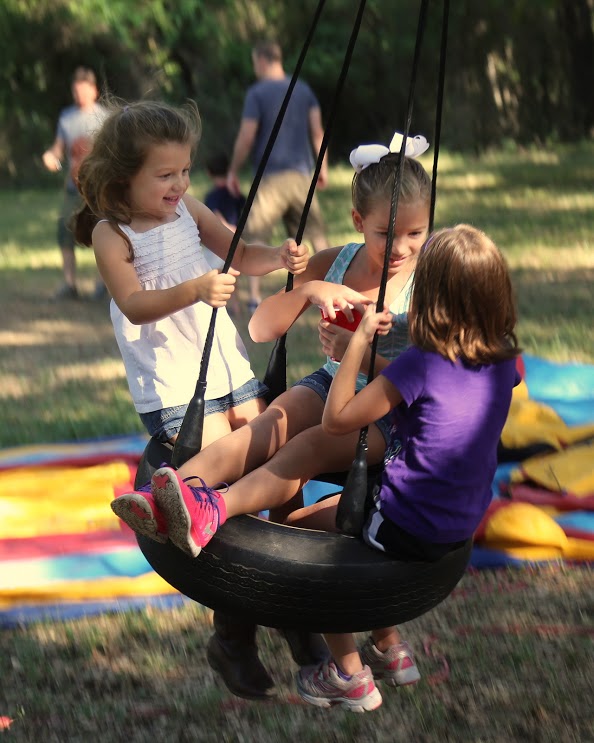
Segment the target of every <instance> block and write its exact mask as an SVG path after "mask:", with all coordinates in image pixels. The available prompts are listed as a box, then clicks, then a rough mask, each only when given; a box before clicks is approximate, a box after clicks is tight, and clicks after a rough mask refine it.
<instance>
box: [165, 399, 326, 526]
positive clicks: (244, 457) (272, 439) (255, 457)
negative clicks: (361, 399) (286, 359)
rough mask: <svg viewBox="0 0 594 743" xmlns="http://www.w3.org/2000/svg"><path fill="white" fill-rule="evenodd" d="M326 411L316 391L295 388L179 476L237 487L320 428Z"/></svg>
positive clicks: (201, 454) (204, 452) (189, 464)
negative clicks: (289, 443)
mask: <svg viewBox="0 0 594 743" xmlns="http://www.w3.org/2000/svg"><path fill="white" fill-rule="evenodd" d="M323 410H324V403H323V402H322V400H321V399H320V397H318V395H316V393H315V392H313V390H310V389H308V388H307V387H292V388H291V389H290V390H288V391H287V392H285V393H284V394H282V395H280V397H278V398H277V399H276V400H275V401H274V402H273V403H272V404H271V405H269V407H268V408H266V410H264V412H263V413H262V414H261V415H258V416H256V417H255V418H254V419H253V420H250V421H248V422H247V423H246V424H245V425H243V426H241V427H240V428H238V429H237V430H236V431H233V432H232V433H231V434H229V435H228V436H225V437H224V438H223V439H219V440H217V441H215V442H214V443H212V444H211V445H210V446H207V447H205V448H204V449H202V451H200V452H199V453H198V454H196V456H194V457H192V458H191V459H190V460H188V462H186V463H185V464H184V465H182V467H180V468H179V476H180V477H181V478H182V479H183V478H184V477H190V476H192V475H198V476H200V477H202V479H203V480H205V481H206V483H207V484H208V485H211V486H213V485H216V484H217V483H220V482H227V483H234V482H236V481H237V480H239V479H240V478H241V477H243V476H244V475H245V474H246V473H248V472H251V471H252V470H254V469H255V468H256V467H259V466H261V465H262V464H263V463H264V462H266V461H267V460H268V459H270V457H272V456H273V455H274V454H275V452H277V451H278V450H279V449H280V448H281V447H282V446H283V445H284V444H286V442H287V441H289V440H290V439H292V438H293V437H294V436H295V435H296V434H298V433H300V432H301V431H304V430H306V429H308V428H310V427H311V426H315V425H318V424H319V423H320V421H321V420H322V413H323ZM265 508H268V505H267V506H265ZM259 510H261V509H259ZM243 513H246V511H244V512H243Z"/></svg>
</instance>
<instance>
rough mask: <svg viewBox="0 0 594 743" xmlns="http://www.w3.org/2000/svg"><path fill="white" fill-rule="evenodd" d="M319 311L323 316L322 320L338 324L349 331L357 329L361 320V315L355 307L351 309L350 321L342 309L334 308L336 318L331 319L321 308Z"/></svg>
mask: <svg viewBox="0 0 594 743" xmlns="http://www.w3.org/2000/svg"><path fill="white" fill-rule="evenodd" d="M320 312H321V313H322V317H323V318H324V320H327V321H328V322H329V323H331V324H332V325H338V326H339V327H341V328H344V329H345V330H350V331H351V332H354V331H355V330H356V329H357V326H358V325H359V323H360V322H361V318H362V317H363V315H362V314H361V313H360V312H359V311H358V310H355V309H352V310H351V312H352V313H353V321H352V322H350V321H349V320H348V319H347V316H346V315H345V314H344V312H343V311H342V310H336V320H331V319H330V318H329V317H328V316H327V315H326V313H325V312H324V310H323V309H321V308H320Z"/></svg>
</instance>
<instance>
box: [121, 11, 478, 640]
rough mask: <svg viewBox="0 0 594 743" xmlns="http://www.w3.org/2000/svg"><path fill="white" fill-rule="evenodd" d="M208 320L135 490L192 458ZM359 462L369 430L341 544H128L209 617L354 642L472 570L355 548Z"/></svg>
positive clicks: (361, 488)
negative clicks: (179, 412) (167, 432)
mask: <svg viewBox="0 0 594 743" xmlns="http://www.w3.org/2000/svg"><path fill="white" fill-rule="evenodd" d="M323 5H324V0H320V2H319V5H318V9H317V11H316V15H315V17H314V20H313V22H312V26H311V28H310V30H309V32H308V36H307V39H306V42H305V44H304V47H303V50H302V52H301V55H300V57H299V60H298V62H297V65H296V67H295V71H294V73H293V77H292V79H291V82H290V84H289V88H288V90H287V94H286V96H285V99H284V101H283V104H282V106H281V109H280V111H279V114H278V117H277V120H276V122H275V125H274V127H273V130H272V133H271V135H270V139H269V141H268V144H267V146H266V149H265V151H264V155H263V157H262V161H261V163H260V165H259V168H258V170H257V172H256V176H255V178H254V182H253V183H252V187H251V189H250V192H249V195H248V198H247V200H246V205H245V207H244V209H243V212H242V214H241V217H240V220H239V224H238V227H237V231H236V233H235V236H234V238H233V241H232V243H231V248H230V251H229V255H228V257H227V260H226V261H225V265H224V267H223V271H228V269H229V266H230V264H231V260H232V257H233V253H234V251H235V248H236V246H237V243H238V240H239V237H240V235H241V232H242V230H243V228H244V226H245V223H246V221H247V216H248V213H249V209H250V207H251V204H252V202H253V199H254V196H255V192H256V189H257V187H258V184H259V181H260V179H261V177H262V174H263V172H264V168H265V166H266V162H267V160H268V157H269V155H270V152H271V150H272V147H273V145H274V141H275V139H276V135H277V133H278V130H279V129H280V125H281V123H282V118H283V116H284V113H285V111H286V108H287V105H288V102H289V98H290V96H291V93H292V90H293V88H294V85H295V82H296V80H297V76H298V75H299V72H300V70H301V66H302V64H303V60H304V58H305V54H306V52H307V48H308V46H309V44H310V41H311V38H312V36H313V31H314V29H315V26H316V25H317V21H318V19H319V16H320V13H321V10H322V7H323ZM427 5H428V0H421V6H420V14H419V23H418V30H417V39H416V45H415V53H414V61H413V65H412V75H411V83H410V90H409V98H408V110H407V121H406V127H405V128H404V136H403V144H402V149H401V155H402V154H403V153H404V148H405V145H406V140H407V137H408V134H409V129H410V122H411V118H412V100H413V92H414V81H415V76H416V70H417V68H418V58H419V50H420V45H421V40H422V35H423V30H424V27H425V18H426V10H427ZM364 6H365V0H361V2H360V6H359V10H358V14H357V17H356V20H355V24H354V28H353V31H352V34H351V37H350V40H349V45H348V48H347V51H346V54H345V59H344V63H343V67H342V70H341V74H340V77H339V80H338V83H337V90H336V93H335V98H334V101H333V106H332V109H331V112H330V116H329V121H328V126H327V129H326V132H325V135H324V139H323V141H322V146H321V148H320V153H319V157H318V160H317V164H316V169H315V171H314V175H313V178H312V183H311V186H310V190H309V193H308V198H307V200H306V204H305V207H304V212H303V215H302V217H301V222H300V225H299V229H298V232H297V235H296V240H297V242H300V241H301V238H302V236H303V231H304V228H305V221H306V219H307V212H308V210H309V207H310V205H311V201H312V199H313V194H314V190H315V185H316V182H317V177H318V174H319V171H320V168H321V164H322V160H323V157H324V154H325V151H326V148H327V141H328V136H329V132H330V127H331V122H332V120H333V116H334V112H335V109H336V102H337V98H338V95H339V92H340V90H341V88H342V85H343V83H344V80H345V78H346V72H347V70H348V65H349V62H350V59H351V56H352V52H353V49H354V45H355V41H356V37H357V33H358V30H359V27H360V24H361V18H362V15H363V10H364ZM448 9H449V1H448V0H444V8H443V23H442V37H441V53H440V74H439V87H438V96H437V97H438V106H437V116H436V122H435V143H436V146H435V156H434V165H433V180H432V194H431V216H430V228H431V227H432V224H433V214H434V207H435V183H436V173H437V156H438V151H439V133H440V132H439V129H440V119H441V107H442V100H443V84H444V69H445V51H446V42H447V19H448ZM400 182H401V168H400V167H399V170H398V172H397V173H396V176H395V181H394V189H393V194H392V203H391V211H390V226H389V231H388V236H387V243H386V244H387V246H389V245H391V243H392V240H393V231H394V221H395V215H396V210H397V201H398V194H399V191H400ZM388 263H389V251H388V250H387V252H386V260H385V264H384V271H383V275H382V284H381V286H380V294H379V297H378V303H383V298H384V293H385V285H386V282H387V274H388ZM291 288H292V276H291V275H289V277H288V280H287V291H289V290H290V289H291ZM216 313H217V310H216V309H213V312H212V318H211V322H210V326H209V330H208V334H207V339H206V344H205V350H204V355H203V358H202V362H201V367H200V376H199V379H198V382H197V385H196V391H195V393H194V397H193V398H192V400H191V402H190V404H189V407H188V411H187V413H186V415H185V417H184V421H183V424H182V427H181V430H180V433H179V435H178V438H177V441H176V443H175V446H174V447H173V448H172V447H170V446H167V445H165V444H162V443H160V442H158V441H157V440H155V439H151V440H150V441H149V443H148V445H147V447H146V449H145V452H144V454H143V457H142V460H141V462H140V465H139V468H138V473H137V476H136V482H137V485H140V484H143V483H145V482H147V481H148V480H149V479H150V477H151V475H152V473H153V472H154V471H155V469H157V468H158V467H160V466H161V464H162V463H163V462H171V464H172V466H174V467H180V466H181V465H182V464H183V463H184V462H186V461H187V460H188V459H189V458H190V457H191V456H193V455H194V454H195V453H197V452H198V451H200V449H201V443H202V426H203V420H204V392H205V389H206V369H207V368H208V357H209V355H210V349H211V346H212V340H213V337H214V324H215V320H216ZM376 341H377V337H376V339H375V341H374V343H373V345H372V361H371V370H370V376H369V378H370V379H371V378H372V376H373V363H374V358H375V347H376ZM284 344H285V337H284V336H283V338H281V339H279V341H278V342H277V344H276V346H275V348H274V349H273V352H272V354H271V357H270V362H269V364H268V369H267V372H266V378H265V382H266V383H267V385H268V387H269V388H270V389H271V390H272V398H274V397H275V396H276V395H277V394H280V392H282V391H284V389H285V388H286V350H285V345H284ZM283 379H284V380H285V381H284V383H283V381H282V380H283ZM366 451H367V429H363V430H362V431H361V434H360V438H359V443H358V446H357V454H356V458H355V460H354V461H353V466H352V468H351V471H350V473H349V474H348V477H347V478H346V483H345V486H344V489H343V493H342V496H341V501H340V505H339V509H338V515H337V524H338V525H339V527H340V528H341V531H342V532H344V533H329V532H322V531H312V530H308V529H300V528H296V527H291V526H284V525H281V524H276V523H272V522H270V521H265V520H263V519H260V518H257V517H254V516H235V517H234V518H232V519H229V520H228V521H227V522H226V523H225V525H224V527H223V528H221V529H220V531H218V532H217V533H216V534H215V536H214V537H213V538H212V540H211V541H210V542H209V544H208V545H207V546H206V547H205V548H204V549H203V550H202V551H201V553H200V555H199V556H198V557H196V558H191V557H189V556H188V555H186V554H185V553H184V552H183V551H182V550H180V549H178V548H177V547H175V546H174V545H173V544H172V543H171V542H167V543H165V544H160V543H158V542H156V541H153V540H151V539H149V538H147V537H143V536H141V535H138V536H137V538H138V544H139V546H140V549H141V550H142V552H143V554H144V555H145V557H146V559H147V560H148V562H149V563H150V565H151V566H152V567H153V569H154V570H155V571H156V572H157V573H158V574H159V575H161V576H162V577H163V578H164V579H165V580H166V581H167V582H168V583H170V584H171V585H172V586H173V587H174V588H176V589H177V590H178V591H180V592H181V593H183V594H185V595H186V596H188V597H189V598H191V599H194V600H195V601H197V602H199V603H201V604H203V605H205V606H207V607H209V608H211V609H214V610H215V611H221V612H225V613H227V614H231V615H234V616H237V617H241V618H242V619H245V620H246V621H253V622H255V623H256V624H259V625H263V626H267V627H276V628H287V629H300V630H305V631H311V632H363V631H366V630H370V629H374V628H380V627H388V626H391V625H393V624H402V623H403V622H407V621H410V620H411V619H415V618H416V617H418V616H420V615H421V614H424V613H425V612H427V611H429V610H431V609H433V608H434V607H435V606H437V605H438V604H439V603H440V602H442V601H443V600H444V599H445V598H446V597H447V596H448V595H449V594H450V593H451V591H452V590H453V589H454V587H455V586H456V584H457V583H458V582H459V580H460V579H461V578H462V576H463V574H464V572H465V570H466V566H467V564H468V561H469V559H470V553H471V548H472V540H468V542H466V543H465V544H464V546H462V547H461V548H460V549H458V550H456V551H453V552H450V553H449V554H447V555H446V556H445V557H443V558H441V559H440V560H438V561H436V562H403V561H399V560H395V559H393V558H390V557H389V556H387V555H385V554H383V553H381V552H379V551H377V550H374V549H372V548H370V547H368V546H367V545H366V544H365V543H364V542H363V541H362V540H361V539H359V538H357V536H356V535H357V534H359V533H360V530H361V525H362V508H363V501H364V499H365V494H366V489H367V464H366ZM317 479H320V480H326V481H330V482H338V480H337V479H336V477H335V475H321V476H320V477H319V478H317ZM342 481H344V475H343V477H342Z"/></svg>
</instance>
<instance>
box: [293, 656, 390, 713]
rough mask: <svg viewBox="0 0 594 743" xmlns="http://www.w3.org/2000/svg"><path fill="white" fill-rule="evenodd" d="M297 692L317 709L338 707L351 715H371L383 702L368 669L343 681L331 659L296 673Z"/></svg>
mask: <svg viewBox="0 0 594 743" xmlns="http://www.w3.org/2000/svg"><path fill="white" fill-rule="evenodd" d="M297 691H298V692H299V696H300V697H301V698H302V699H304V700H305V701H306V702H308V703H309V704H314V705H315V706H316V707H333V706H334V705H335V704H339V705H340V706H341V707H346V708H347V709H349V710H350V711H351V712H371V710H374V709H377V708H378V707H379V706H380V705H381V703H382V695H381V694H380V693H379V691H378V689H377V687H376V685H375V683H374V681H373V676H372V675H371V670H370V668H369V666H364V667H363V670H362V671H359V673H355V674H353V676H351V678H350V679H349V680H348V681H345V679H343V678H342V677H341V676H340V675H339V673H338V669H337V667H336V664H335V663H334V661H332V660H330V661H326V662H325V663H321V664H320V665H319V666H314V667H306V668H302V669H301V670H300V671H299V673H298V674H297Z"/></svg>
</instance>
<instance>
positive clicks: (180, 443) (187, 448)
mask: <svg viewBox="0 0 594 743" xmlns="http://www.w3.org/2000/svg"><path fill="white" fill-rule="evenodd" d="M325 2H326V0H319V2H318V7H317V9H316V12H315V14H314V17H313V20H312V22H311V25H310V27H309V30H308V32H307V36H306V38H305V42H304V44H303V48H302V49H301V52H300V54H299V58H298V60H297V63H296V65H295V69H294V71H293V75H292V76H291V80H290V82H289V86H288V88H287V92H286V93H285V97H284V98H283V102H282V104H281V107H280V109H279V112H278V115H277V117H276V120H275V122H274V125H273V127H272V131H271V132H270V136H269V138H268V142H267V143H266V147H265V149H264V152H263V154H262V158H261V160H260V163H259V165H258V168H257V170H256V175H255V176H254V180H253V182H252V185H251V187H250V190H249V193H248V195H247V198H246V202H245V204H244V207H243V209H242V211H241V214H240V216H239V220H238V222H237V228H236V230H235V233H234V235H233V238H232V240H231V245H230V247H229V252H228V254H227V258H226V259H225V263H224V265H223V269H222V271H223V273H227V272H228V271H229V266H230V265H231V262H232V261H233V257H234V256H235V252H236V250H237V246H238V244H239V240H240V238H241V235H242V233H243V230H244V228H245V225H246V222H247V219H248V215H249V212H250V209H251V208H252V204H253V203H254V198H255V197H256V192H257V190H258V186H259V185H260V181H261V180H262V176H263V175H264V170H265V168H266V165H267V164H268V160H269V158H270V153H271V152H272V148H273V147H274V143H275V142H276V138H277V136H278V133H279V131H280V128H281V125H282V122H283V119H284V116H285V113H286V110H287V107H288V105H289V101H290V99H291V95H292V93H293V89H294V87H295V85H296V83H297V80H298V77H299V74H300V73H301V68H302V67H303V62H304V61H305V57H306V55H307V50H308V49H309V47H310V44H311V41H312V38H313V35H314V32H315V29H316V27H317V25H318V21H319V19H320V16H321V14H322V10H323V8H324V5H325ZM216 317H217V308H216V307H215V308H213V311H212V315H211V318H210V324H209V326H208V331H207V334H206V340H205V343H204V351H203V352H202V359H201V362H200V372H199V375H198V381H197V382H196V388H195V390H194V395H193V396H192V399H191V400H190V402H189V404H188V409H187V411H186V414H185V416H184V420H183V422H182V425H181V428H180V431H179V434H178V436H177V440H176V442H175V445H174V447H173V452H172V456H171V464H172V466H173V467H176V468H179V467H181V465H182V464H184V462H187V461H188V459H190V458H191V457H193V456H194V455H195V454H197V453H198V452H199V451H200V449H201V448H202V431H203V425H204V393H205V391H206V374H207V371H208V364H209V361H210V354H211V351H212V344H213V341H214V331H215V324H216Z"/></svg>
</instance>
